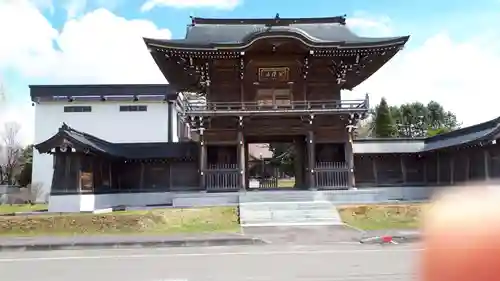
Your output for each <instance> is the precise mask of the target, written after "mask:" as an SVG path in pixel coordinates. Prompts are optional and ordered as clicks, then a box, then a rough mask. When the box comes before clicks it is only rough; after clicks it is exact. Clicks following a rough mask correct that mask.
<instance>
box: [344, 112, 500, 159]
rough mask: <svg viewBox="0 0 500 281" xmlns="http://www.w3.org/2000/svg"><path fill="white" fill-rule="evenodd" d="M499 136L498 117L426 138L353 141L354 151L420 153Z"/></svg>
mask: <svg viewBox="0 0 500 281" xmlns="http://www.w3.org/2000/svg"><path fill="white" fill-rule="evenodd" d="M499 136H500V117H499V118H495V119H493V120H490V121H487V122H483V123H480V124H476V125H473V126H469V127H465V128H462V129H458V130H454V131H451V132H449V133H445V134H440V135H437V136H433V137H428V138H414V139H408V138H392V139H379V138H366V139H357V140H355V141H354V146H353V149H354V153H357V154H380V153H421V152H429V151H434V150H439V149H446V148H453V147H460V146H467V145H477V144H481V143H485V142H491V141H493V140H496V139H497V138H498V137H499Z"/></svg>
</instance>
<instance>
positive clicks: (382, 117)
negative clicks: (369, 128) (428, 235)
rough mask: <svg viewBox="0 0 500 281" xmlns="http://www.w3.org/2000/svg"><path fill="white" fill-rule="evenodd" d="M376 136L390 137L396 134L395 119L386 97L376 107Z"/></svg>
mask: <svg viewBox="0 0 500 281" xmlns="http://www.w3.org/2000/svg"><path fill="white" fill-rule="evenodd" d="M374 134H375V137H378V138H390V137H393V136H394V134H395V126H394V120H393V119H392V115H391V111H390V108H389V105H388V104H387V101H386V100H385V98H382V100H381V101H380V104H379V105H378V106H377V108H376V109H375V128H374Z"/></svg>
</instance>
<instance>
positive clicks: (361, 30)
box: [346, 14, 393, 36]
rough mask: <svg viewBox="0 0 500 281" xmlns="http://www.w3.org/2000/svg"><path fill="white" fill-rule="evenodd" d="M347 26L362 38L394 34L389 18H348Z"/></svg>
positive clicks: (365, 16) (357, 16) (359, 16)
mask: <svg viewBox="0 0 500 281" xmlns="http://www.w3.org/2000/svg"><path fill="white" fill-rule="evenodd" d="M346 22H347V26H349V28H352V29H353V30H355V31H356V33H357V34H358V35H360V36H390V35H391V34H392V32H393V31H392V28H391V20H390V19H389V18H388V17H374V16H367V15H364V14H357V15H356V16H354V17H352V18H350V17H348V18H347V20H346Z"/></svg>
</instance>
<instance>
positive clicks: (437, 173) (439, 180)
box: [436, 152, 441, 184]
mask: <svg viewBox="0 0 500 281" xmlns="http://www.w3.org/2000/svg"><path fill="white" fill-rule="evenodd" d="M440 171H441V159H439V152H437V153H436V183H437V184H440V183H441V175H440V173H439V172H440Z"/></svg>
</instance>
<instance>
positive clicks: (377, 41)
mask: <svg viewBox="0 0 500 281" xmlns="http://www.w3.org/2000/svg"><path fill="white" fill-rule="evenodd" d="M267 38H291V39H296V40H299V41H300V42H302V43H303V44H304V45H306V46H308V47H311V48H339V49H342V48H376V47H390V46H396V45H404V44H406V42H407V41H408V40H409V38H410V36H400V37H389V38H364V37H360V38H359V39H360V41H336V42H331V41H315V40H313V39H314V38H312V37H311V38H308V36H305V35H304V34H301V33H297V32H283V31H279V32H266V33H258V34H252V36H248V37H247V38H246V40H245V41H243V42H230V43H207V44H200V43H193V42H189V41H188V40H185V39H173V40H161V39H151V38H144V42H145V43H146V45H147V46H148V47H156V48H165V49H182V50H193V51H195V50H206V51H216V50H224V49H226V50H244V49H246V48H248V47H250V46H251V45H252V44H253V43H254V42H256V41H259V40H263V39H267Z"/></svg>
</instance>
